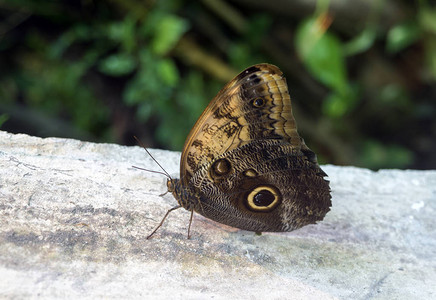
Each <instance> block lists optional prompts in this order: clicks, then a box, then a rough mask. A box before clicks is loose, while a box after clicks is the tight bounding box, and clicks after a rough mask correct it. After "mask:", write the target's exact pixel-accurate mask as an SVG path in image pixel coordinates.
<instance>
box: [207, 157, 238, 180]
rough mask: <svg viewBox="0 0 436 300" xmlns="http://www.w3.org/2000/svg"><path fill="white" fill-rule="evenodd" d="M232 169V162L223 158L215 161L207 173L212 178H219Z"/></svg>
mask: <svg viewBox="0 0 436 300" xmlns="http://www.w3.org/2000/svg"><path fill="white" fill-rule="evenodd" d="M231 170H232V164H231V163H230V162H229V161H228V160H227V159H224V158H221V159H218V160H217V161H215V162H214V163H213V164H212V165H211V167H210V169H209V173H210V176H211V177H212V178H219V177H222V176H225V175H227V174H229V173H230V172H231Z"/></svg>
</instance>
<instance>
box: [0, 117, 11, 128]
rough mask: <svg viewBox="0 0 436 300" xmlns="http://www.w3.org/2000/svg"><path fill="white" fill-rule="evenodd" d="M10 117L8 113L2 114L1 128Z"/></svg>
mask: <svg viewBox="0 0 436 300" xmlns="http://www.w3.org/2000/svg"><path fill="white" fill-rule="evenodd" d="M8 119H9V116H8V115H7V114H1V115H0V128H1V127H2V126H3V124H4V123H5V122H6V121H7V120H8Z"/></svg>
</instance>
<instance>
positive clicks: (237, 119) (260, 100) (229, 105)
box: [180, 64, 304, 184]
mask: <svg viewBox="0 0 436 300" xmlns="http://www.w3.org/2000/svg"><path fill="white" fill-rule="evenodd" d="M258 139H284V140H286V141H288V142H289V143H290V144H291V145H293V146H294V147H295V148H298V149H300V148H302V147H303V148H304V146H302V145H303V144H304V142H302V140H301V138H300V137H299V135H298V133H297V128H296V124H295V119H294V117H293V115H292V107H291V99H290V97H289V92H288V87H287V84H286V79H285V78H284V77H283V75H282V72H281V71H280V70H279V68H277V67H276V66H273V65H270V64H259V65H255V66H252V67H250V68H247V69H246V70H244V71H243V72H241V73H240V74H239V75H238V76H236V77H235V78H234V79H233V80H232V81H230V82H229V83H228V84H227V85H226V86H225V87H224V88H223V89H222V90H221V91H220V92H219V93H218V94H217V95H216V96H215V98H214V99H213V100H212V101H211V102H210V104H209V105H208V107H207V108H206V109H205V110H204V112H203V114H202V115H201V116H200V118H199V119H198V121H197V122H196V123H195V125H194V127H193V128H192V130H191V132H190V133H189V135H188V137H187V139H186V142H185V146H184V147H183V153H182V158H181V164H180V174H181V180H182V181H183V183H185V184H186V183H188V182H189V180H190V179H191V178H192V176H193V174H195V172H196V171H197V170H198V169H199V168H200V167H201V166H202V165H204V164H207V163H209V162H210V161H212V160H214V158H215V157H216V156H217V155H219V154H221V153H224V152H227V151H230V150H232V149H235V148H237V147H240V146H242V145H245V144H247V143H248V142H250V141H252V140H258Z"/></svg>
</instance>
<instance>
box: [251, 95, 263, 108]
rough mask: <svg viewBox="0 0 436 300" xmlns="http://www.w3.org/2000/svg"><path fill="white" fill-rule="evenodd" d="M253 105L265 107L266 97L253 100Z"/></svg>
mask: <svg viewBox="0 0 436 300" xmlns="http://www.w3.org/2000/svg"><path fill="white" fill-rule="evenodd" d="M252 105H253V106H254V107H263V106H265V99H263V98H261V97H258V98H256V99H254V100H253V102H252Z"/></svg>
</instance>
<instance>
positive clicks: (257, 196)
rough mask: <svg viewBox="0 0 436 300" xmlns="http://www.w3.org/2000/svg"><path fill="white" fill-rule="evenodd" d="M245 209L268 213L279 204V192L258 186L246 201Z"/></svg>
mask: <svg viewBox="0 0 436 300" xmlns="http://www.w3.org/2000/svg"><path fill="white" fill-rule="evenodd" d="M246 202H247V207H248V209H250V210H253V211H258V212H268V211H271V210H272V209H273V208H275V207H276V206H277V205H278V204H279V203H280V202H281V196H280V192H279V191H278V190H277V189H276V188H275V187H272V186H258V187H256V188H255V189H253V190H252V191H251V192H250V193H249V194H248V196H247V199H246Z"/></svg>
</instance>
